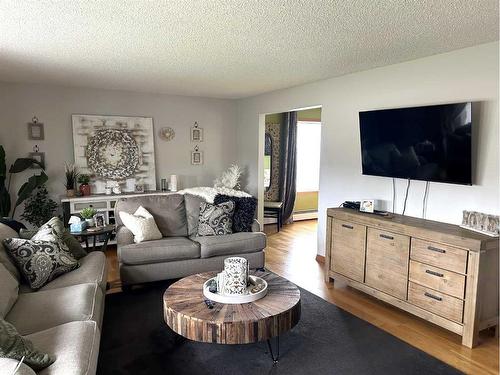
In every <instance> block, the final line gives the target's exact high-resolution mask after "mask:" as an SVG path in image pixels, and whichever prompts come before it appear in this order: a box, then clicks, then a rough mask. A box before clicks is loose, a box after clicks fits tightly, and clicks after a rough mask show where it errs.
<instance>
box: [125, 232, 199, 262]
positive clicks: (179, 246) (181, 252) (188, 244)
mask: <svg viewBox="0 0 500 375" xmlns="http://www.w3.org/2000/svg"><path fill="white" fill-rule="evenodd" d="M199 257H200V246H199V245H198V243H196V242H193V241H191V240H190V239H188V238H186V237H165V238H163V239H161V240H156V241H147V242H141V243H139V244H132V245H126V246H120V247H119V248H118V259H119V260H120V263H123V264H150V263H162V262H171V261H174V260H183V259H195V258H199Z"/></svg>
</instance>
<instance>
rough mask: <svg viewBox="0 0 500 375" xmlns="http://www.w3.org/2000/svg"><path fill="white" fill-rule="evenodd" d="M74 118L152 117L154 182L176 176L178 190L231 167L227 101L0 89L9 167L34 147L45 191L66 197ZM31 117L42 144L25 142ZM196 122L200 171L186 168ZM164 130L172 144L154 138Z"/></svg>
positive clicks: (0, 122) (232, 112) (231, 115)
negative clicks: (40, 155) (40, 126)
mask: <svg viewBox="0 0 500 375" xmlns="http://www.w3.org/2000/svg"><path fill="white" fill-rule="evenodd" d="M75 113H80V114H103V115H108V114H109V115H123V116H147V117H153V124H154V129H155V151H156V177H157V180H158V181H159V180H160V178H161V177H165V176H169V175H170V174H177V175H179V181H180V182H179V183H180V186H181V187H191V186H206V185H208V186H212V182H213V179H214V178H215V177H217V176H218V175H219V174H220V173H221V172H222V171H223V170H224V169H226V168H227V167H228V166H229V165H230V164H232V163H234V162H235V161H236V155H237V152H236V145H235V143H236V129H237V128H236V126H235V123H236V119H237V116H236V105H235V102H234V101H232V100H220V99H207V98H198V97H183V96H171V95H155V94H142V93H131V92H123V91H112V90H94V89H79V88H62V87H54V86H40V85H29V84H11V83H0V144H2V145H3V146H4V148H5V151H6V153H7V157H8V162H9V163H11V162H12V161H13V160H14V159H15V158H18V157H25V156H27V155H28V153H29V152H31V151H32V148H33V146H34V145H35V144H38V145H39V147H40V151H42V152H45V157H46V168H47V169H46V171H47V174H48V175H49V183H48V187H49V191H50V193H51V194H52V195H54V196H56V195H60V194H63V193H64V191H65V189H64V186H63V182H64V176H63V173H64V163H65V162H73V136H72V125H71V114H75ZM35 115H36V116H37V117H38V119H39V120H40V122H43V123H44V124H45V140H44V141H30V140H28V132H27V125H26V124H27V123H28V122H30V121H31V118H32V117H33V116H35ZM195 121H198V123H199V125H200V127H203V128H204V142H203V143H201V144H200V146H201V147H200V149H201V150H203V151H204V158H205V162H204V165H202V166H193V165H191V153H190V152H191V150H192V149H193V148H194V144H192V143H191V142H190V139H189V137H190V128H191V127H192V126H193V124H194V122H195ZM164 126H170V127H172V128H173V129H174V130H175V133H176V136H175V139H174V140H173V141H171V142H165V141H163V140H161V139H160V138H159V137H158V136H156V135H157V134H158V130H159V129H160V128H161V127H164ZM29 173H32V172H29ZM24 175H25V176H21V175H20V176H16V177H15V181H14V182H15V183H14V190H15V191H17V188H18V187H19V184H20V183H21V182H23V181H25V180H26V176H27V175H28V172H26V173H24ZM158 186H159V185H158ZM20 211H21V212H22V209H21V210H20Z"/></svg>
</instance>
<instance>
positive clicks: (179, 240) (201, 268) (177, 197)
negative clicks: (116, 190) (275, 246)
mask: <svg viewBox="0 0 500 375" xmlns="http://www.w3.org/2000/svg"><path fill="white" fill-rule="evenodd" d="M202 201H204V198H202V197H200V196H196V195H192V194H169V195H148V196H140V197H129V198H121V199H120V200H118V202H117V203H116V206H115V218H116V224H117V235H116V237H117V248H118V261H119V267H120V278H121V282H122V285H123V287H124V289H127V288H128V287H130V286H131V285H133V284H138V283H144V282H150V281H158V280H167V279H175V278H180V277H184V276H188V275H192V274H195V273H199V272H206V271H216V270H221V269H222V268H223V263H224V259H225V258H227V257H229V256H241V257H244V258H246V259H248V261H249V265H250V268H260V267H264V249H265V247H266V235H265V234H264V233H262V232H260V231H259V230H260V225H259V224H258V223H257V222H256V221H254V224H253V226H252V231H251V232H240V233H233V234H228V235H223V236H207V237H200V236H198V235H197V233H198V217H199V213H200V203H201V202H202ZM139 206H143V207H144V208H146V209H147V210H148V211H149V212H150V213H151V214H152V215H153V217H154V218H155V221H156V224H157V225H158V228H159V230H160V232H161V233H162V235H163V238H162V239H160V240H154V241H146V242H142V243H134V236H133V234H132V232H130V231H129V230H128V229H127V228H126V227H125V226H124V225H123V223H122V222H121V220H120V215H119V213H120V211H125V212H128V213H134V212H135V211H136V210H137V208H139Z"/></svg>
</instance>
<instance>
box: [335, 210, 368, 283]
mask: <svg viewBox="0 0 500 375" xmlns="http://www.w3.org/2000/svg"><path fill="white" fill-rule="evenodd" d="M365 244H366V227H365V226H364V225H359V224H354V223H350V222H347V221H343V220H338V219H333V222H332V245H331V246H332V248H331V259H330V268H331V269H332V271H334V272H337V273H340V274H341V275H344V276H347V277H349V278H350V279H353V280H356V281H359V282H361V283H362V282H363V281H364V276H365Z"/></svg>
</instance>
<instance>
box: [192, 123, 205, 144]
mask: <svg viewBox="0 0 500 375" xmlns="http://www.w3.org/2000/svg"><path fill="white" fill-rule="evenodd" d="M191 142H203V128H199V127H197V126H195V127H193V128H191Z"/></svg>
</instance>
